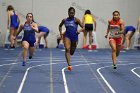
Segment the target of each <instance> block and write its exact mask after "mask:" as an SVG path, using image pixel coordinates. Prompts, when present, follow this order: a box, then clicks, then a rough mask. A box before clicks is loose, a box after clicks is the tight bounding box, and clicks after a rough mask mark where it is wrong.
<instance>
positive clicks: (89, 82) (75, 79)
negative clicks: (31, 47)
mask: <svg viewBox="0 0 140 93" xmlns="http://www.w3.org/2000/svg"><path fill="white" fill-rule="evenodd" d="M21 52H22V49H21V48H17V49H14V50H10V49H4V48H0V93H140V50H129V51H122V52H121V53H120V56H119V57H118V58H117V65H118V68H117V69H116V70H114V69H112V59H111V50H110V49H99V50H95V51H90V52H89V51H87V50H82V49H77V50H76V52H75V54H74V56H72V57H71V64H72V66H73V70H72V71H68V70H67V68H66V67H67V64H66V61H65V56H64V55H65V52H64V50H61V49H37V50H36V52H35V55H34V56H33V59H28V60H27V64H26V66H25V67H23V66H21V65H22V64H21V62H22V57H21Z"/></svg>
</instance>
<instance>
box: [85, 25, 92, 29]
mask: <svg viewBox="0 0 140 93" xmlns="http://www.w3.org/2000/svg"><path fill="white" fill-rule="evenodd" d="M85 30H86V31H93V24H85Z"/></svg>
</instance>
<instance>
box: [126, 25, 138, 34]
mask: <svg viewBox="0 0 140 93" xmlns="http://www.w3.org/2000/svg"><path fill="white" fill-rule="evenodd" d="M129 31H131V32H135V31H136V29H135V27H133V26H125V29H124V35H125V34H127V33H128V32H129Z"/></svg>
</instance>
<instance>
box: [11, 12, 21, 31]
mask: <svg viewBox="0 0 140 93" xmlns="http://www.w3.org/2000/svg"><path fill="white" fill-rule="evenodd" d="M13 12H14V14H13V15H12V16H11V25H10V27H12V28H15V29H18V27H19V22H18V16H17V15H16V13H15V11H13Z"/></svg>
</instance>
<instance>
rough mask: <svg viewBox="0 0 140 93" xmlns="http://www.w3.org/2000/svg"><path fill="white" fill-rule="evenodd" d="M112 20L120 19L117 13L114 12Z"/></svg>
mask: <svg viewBox="0 0 140 93" xmlns="http://www.w3.org/2000/svg"><path fill="white" fill-rule="evenodd" d="M113 19H114V20H118V19H120V14H119V13H117V12H115V13H114V14H113Z"/></svg>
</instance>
